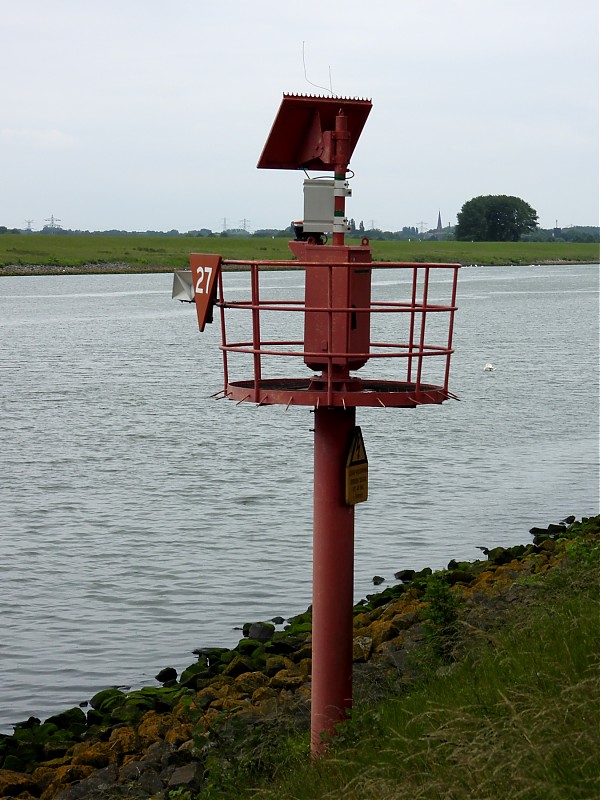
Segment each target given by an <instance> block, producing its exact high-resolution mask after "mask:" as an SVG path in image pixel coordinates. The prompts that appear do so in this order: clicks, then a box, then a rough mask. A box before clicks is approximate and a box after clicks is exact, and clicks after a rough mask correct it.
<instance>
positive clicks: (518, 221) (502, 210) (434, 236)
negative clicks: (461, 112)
mask: <svg viewBox="0 0 600 800" xmlns="http://www.w3.org/2000/svg"><path fill="white" fill-rule="evenodd" d="M537 219H538V216H537V212H536V210H535V209H534V208H532V207H531V206H530V205H529V203H526V202H525V201H524V200H522V199H521V198H520V197H514V196H511V195H481V196H479V197H474V198H472V199H471V200H468V201H467V202H466V203H465V204H464V205H463V207H462V208H461V210H460V212H459V213H458V222H457V224H456V226H454V227H452V226H448V227H447V228H443V229H442V230H437V229H435V230H434V229H431V230H428V231H423V230H421V231H419V229H418V228H417V227H415V226H405V227H403V228H402V229H401V230H397V231H387V230H381V229H380V228H373V227H371V228H366V227H365V224H364V222H363V220H360V221H359V223H358V225H357V224H356V221H355V220H354V219H350V220H349V222H348V226H349V235H350V237H354V238H363V237H367V238H368V239H372V240H390V239H392V240H408V241H410V240H422V241H436V240H440V239H442V240H453V239H456V240H458V241H476V242H517V241H524V242H552V241H555V242H585V243H595V242H600V227H594V226H584V225H573V226H570V227H568V228H539V227H538V222H537ZM3 233H23V234H27V233H33V231H31V230H26V231H24V230H19V229H18V228H7V227H5V226H4V225H0V234H3ZM38 233H42V234H54V235H56V234H61V235H62V236H90V235H93V236H155V237H156V236H164V237H177V236H185V237H204V236H206V237H208V236H221V237H227V238H244V237H246V238H248V237H254V238H273V239H274V238H292V237H293V236H294V231H293V228H292V226H291V225H289V226H288V227H287V228H261V229H259V230H256V231H254V233H250V232H249V231H247V230H246V229H245V228H229V229H227V230H224V231H220V232H215V231H212V230H210V228H200V229H197V230H190V231H186V232H185V233H180V232H179V231H178V230H175V229H174V228H173V229H171V230H169V231H154V230H147V231H126V230H116V229H113V230H108V231H82V230H70V229H63V228H60V227H58V226H56V225H54V226H50V225H47V226H45V227H44V228H42V230H41V231H38Z"/></svg>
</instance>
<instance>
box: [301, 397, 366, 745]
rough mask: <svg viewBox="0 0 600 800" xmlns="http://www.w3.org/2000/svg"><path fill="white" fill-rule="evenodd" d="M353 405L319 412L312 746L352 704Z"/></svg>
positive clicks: (332, 731) (323, 742) (331, 732)
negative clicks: (349, 484)
mask: <svg viewBox="0 0 600 800" xmlns="http://www.w3.org/2000/svg"><path fill="white" fill-rule="evenodd" d="M355 419H356V412H355V409H353V408H352V409H343V408H317V409H316V410H315V452H314V520H313V524H314V527H313V608H312V688H311V749H312V753H313V755H315V756H317V755H320V754H321V753H322V751H323V750H324V748H325V746H326V739H327V738H328V737H331V736H333V735H334V734H335V726H336V725H337V724H338V723H339V722H341V721H342V720H344V719H345V717H346V716H347V712H348V710H349V709H350V708H351V707H352V603H353V581H354V507H353V506H351V505H348V504H347V503H346V498H345V472H344V470H345V465H346V459H347V454H348V447H349V443H350V442H351V440H352V437H353V434H354V427H355Z"/></svg>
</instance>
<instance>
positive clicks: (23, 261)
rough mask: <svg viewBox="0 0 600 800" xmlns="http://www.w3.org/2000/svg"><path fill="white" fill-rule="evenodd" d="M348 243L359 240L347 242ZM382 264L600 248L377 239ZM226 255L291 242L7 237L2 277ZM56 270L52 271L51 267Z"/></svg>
mask: <svg viewBox="0 0 600 800" xmlns="http://www.w3.org/2000/svg"><path fill="white" fill-rule="evenodd" d="M347 242H348V244H353V243H358V240H354V241H353V240H351V239H348V240H347ZM372 247H373V257H374V260H376V261H419V262H428V261H431V262H438V263H439V262H452V263H454V262H459V263H461V264H539V263H545V262H579V263H598V261H599V260H600V248H599V246H598V245H597V244H576V243H561V242H547V243H545V242H419V241H415V242H399V241H373V242H372ZM194 252H195V253H202V252H206V253H221V254H222V255H223V256H225V258H235V259H243V258H248V259H288V258H290V257H291V254H290V251H289V250H288V247H287V239H283V238H281V239H256V238H247V239H233V238H231V239H229V238H220V237H210V238H209V237H207V238H204V237H202V238H200V237H197V238H193V237H185V236H181V237H172V238H171V237H166V236H156V237H154V236H94V235H89V236H87V235H83V236H76V235H60V234H59V235H55V236H54V235H47V234H35V233H32V234H3V235H1V236H0V274H4V275H7V274H15V273H19V272H28V273H31V271H32V269H31V267H35V266H39V267H45V268H46V269H45V270H44V271H53V270H56V271H60V270H62V269H64V268H67V269H68V271H75V270H77V268H85V270H86V271H89V270H90V269H92V270H97V271H98V272H105V271H109V270H110V271H118V270H132V271H163V270H165V271H166V270H171V269H173V268H183V267H186V266H187V264H188V255H189V253H194ZM48 268H50V269H48Z"/></svg>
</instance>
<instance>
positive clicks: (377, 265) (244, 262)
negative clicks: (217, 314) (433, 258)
mask: <svg viewBox="0 0 600 800" xmlns="http://www.w3.org/2000/svg"><path fill="white" fill-rule="evenodd" d="M221 264H222V265H223V266H230V267H324V268H326V269H329V268H330V267H355V268H356V269H361V268H362V269H365V268H369V269H390V268H392V269H393V268H406V269H432V268H433V269H460V268H461V265H460V264H455V263H440V264H437V263H431V264H429V263H425V262H423V261H416V262H414V261H366V262H363V261H340V262H334V263H329V262H327V261H325V262H320V261H295V260H293V259H284V260H281V261H270V260H269V261H266V260H256V259H240V258H224V259H222V261H221Z"/></svg>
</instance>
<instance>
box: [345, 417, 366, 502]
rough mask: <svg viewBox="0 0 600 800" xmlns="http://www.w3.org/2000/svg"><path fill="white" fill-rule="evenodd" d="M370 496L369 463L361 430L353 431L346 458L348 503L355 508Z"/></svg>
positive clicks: (357, 428) (355, 429)
mask: <svg viewBox="0 0 600 800" xmlns="http://www.w3.org/2000/svg"><path fill="white" fill-rule="evenodd" d="M368 496H369V462H368V460H367V451H366V450H365V443H364V440H363V436H362V431H361V429H360V428H359V427H358V426H357V427H356V428H354V430H353V431H352V436H351V437H350V446H349V448H348V457H347V458H346V503H347V504H348V505H349V506H355V505H356V504H357V503H364V502H365V501H366V500H367V498H368Z"/></svg>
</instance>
